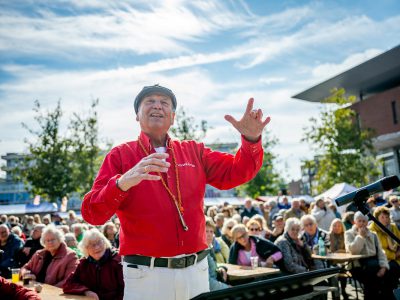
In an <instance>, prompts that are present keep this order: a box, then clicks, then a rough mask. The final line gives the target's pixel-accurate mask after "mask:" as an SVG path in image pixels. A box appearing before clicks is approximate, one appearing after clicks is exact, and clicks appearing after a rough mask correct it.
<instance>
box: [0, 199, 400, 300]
mask: <svg viewBox="0 0 400 300" xmlns="http://www.w3.org/2000/svg"><path fill="white" fill-rule="evenodd" d="M285 198H286V197H284V198H283V199H285ZM396 204H398V198H397V197H396V196H391V197H390V199H389V201H388V203H387V205H382V206H375V207H374V209H373V213H374V216H375V217H376V218H377V219H378V220H379V221H380V222H381V223H382V224H383V225H384V226H386V227H387V228H389V229H390V230H391V231H392V232H393V233H394V234H395V235H396V236H397V237H399V238H400V230H399V228H398V223H396V220H398V219H397V210H399V206H398V205H396ZM332 205H333V204H332V203H331V201H330V200H329V199H325V200H324V199H318V200H317V201H315V202H311V203H307V202H306V201H304V199H292V201H291V202H290V203H289V202H288V201H285V200H284V201H282V203H281V201H279V203H278V202H277V201H276V200H269V201H267V202H263V203H259V202H256V201H253V200H252V199H246V200H245V204H244V206H243V207H233V206H231V205H229V204H225V205H223V206H221V207H217V206H211V207H207V208H205V211H204V213H205V219H206V222H205V224H206V239H207V244H208V246H209V248H210V249H211V251H210V253H209V254H208V258H207V259H208V265H209V286H210V290H217V289H223V288H229V283H228V280H227V270H226V268H224V267H221V266H219V264H223V263H230V264H237V265H243V266H251V258H252V257H258V262H259V265H260V266H266V267H271V268H279V269H280V271H281V274H282V275H285V274H294V273H302V272H307V271H309V270H316V269H322V268H325V267H326V265H325V264H324V263H323V261H321V260H318V259H313V258H312V254H313V253H315V252H317V253H318V247H319V246H318V245H319V241H320V240H321V239H322V240H323V243H324V245H325V247H326V249H327V251H330V252H348V253H351V254H362V255H365V256H366V257H367V258H365V259H361V260H358V261H356V262H355V263H353V264H352V265H351V267H350V270H349V271H350V272H351V273H352V275H353V277H354V278H355V279H357V280H358V281H359V282H361V283H362V284H363V286H364V293H365V295H364V296H365V299H377V298H378V297H380V296H382V297H384V299H391V298H393V293H392V290H393V289H394V288H396V287H397V285H398V280H399V277H400V265H399V264H400V247H399V246H398V245H397V244H396V243H395V241H393V240H392V239H391V238H390V237H389V236H388V234H387V233H385V232H384V231H383V230H381V229H380V228H379V227H378V226H377V225H376V224H375V223H373V222H369V220H368V217H366V216H364V215H363V214H362V213H361V212H352V211H349V212H345V213H344V214H343V215H342V216H341V215H340V214H339V213H338V212H337V211H336V210H333V209H332ZM280 207H284V208H280ZM0 242H1V246H0V249H1V252H2V254H1V260H0V272H1V276H2V277H4V278H10V276H11V273H10V270H11V269H12V268H20V270H21V271H20V276H21V278H22V276H24V275H25V274H27V273H28V274H31V276H33V278H34V279H35V280H36V281H38V282H43V283H47V284H50V285H54V286H57V287H60V288H62V289H63V291H64V292H65V293H70V294H84V295H87V296H91V297H93V298H94V299H122V298H123V295H124V278H123V272H122V268H123V267H122V264H121V256H120V255H119V253H118V249H119V220H118V218H116V217H115V216H114V217H113V218H112V219H111V220H110V221H109V222H107V223H105V224H104V225H103V226H93V225H90V224H87V223H86V222H84V221H83V220H82V219H80V218H78V217H77V216H76V214H75V212H74V211H70V212H69V216H68V218H65V219H61V218H60V216H59V215H58V214H53V215H51V216H48V215H46V216H44V217H43V218H41V217H40V216H39V215H34V216H25V217H23V218H22V219H21V220H20V219H19V218H18V217H16V216H7V215H1V224H0ZM345 286H346V280H345V279H344V280H343V279H342V280H341V288H342V296H343V298H344V299H347V294H346V292H345ZM32 299H36V298H32Z"/></svg>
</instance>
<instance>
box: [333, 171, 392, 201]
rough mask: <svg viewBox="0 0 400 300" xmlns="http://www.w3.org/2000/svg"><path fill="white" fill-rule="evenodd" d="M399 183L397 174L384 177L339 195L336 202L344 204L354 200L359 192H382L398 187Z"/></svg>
mask: <svg viewBox="0 0 400 300" xmlns="http://www.w3.org/2000/svg"><path fill="white" fill-rule="evenodd" d="M399 185H400V179H399V177H397V176H396V175H393V176H388V177H384V178H382V179H380V180H378V181H376V182H374V183H371V184H369V185H366V186H364V187H362V188H359V189H358V190H355V191H354V192H351V193H348V194H346V195H343V196H340V197H337V198H336V199H335V202H336V205H337V206H342V205H345V204H347V203H350V202H352V201H353V199H354V197H355V196H356V194H357V193H358V192H361V191H364V192H365V191H367V192H368V194H370V195H372V194H376V193H380V192H383V191H389V190H391V189H394V188H396V187H398V186H399Z"/></svg>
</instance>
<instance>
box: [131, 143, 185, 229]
mask: <svg viewBox="0 0 400 300" xmlns="http://www.w3.org/2000/svg"><path fill="white" fill-rule="evenodd" d="M138 142H139V145H140V147H141V148H142V150H143V152H144V154H145V155H146V156H148V155H149V152H148V151H147V150H146V148H145V147H144V145H143V143H142V141H141V139H140V137H138ZM171 152H172V160H173V163H174V167H175V174H176V190H177V194H178V199H176V197H175V195H174V194H173V193H172V191H171V190H170V188H169V187H168V186H167V184H166V183H165V180H164V178H163V176H162V175H161V173H160V172H157V173H158V175H159V176H160V178H161V183H162V185H163V186H164V188H165V190H166V191H167V192H168V194H169V195H170V197H171V199H172V202H173V203H174V204H175V207H176V210H177V212H178V215H179V220H180V221H181V224H182V227H183V230H185V231H187V230H188V229H189V227H187V225H186V222H185V220H184V219H183V212H184V209H183V206H182V197H181V190H180V184H179V183H180V182H179V173H178V166H177V163H176V157H175V152H174V148H173V147H172V145H171Z"/></svg>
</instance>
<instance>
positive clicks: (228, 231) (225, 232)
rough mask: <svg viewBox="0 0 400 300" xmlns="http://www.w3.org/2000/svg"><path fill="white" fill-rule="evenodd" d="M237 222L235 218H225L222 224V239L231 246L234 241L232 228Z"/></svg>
mask: <svg viewBox="0 0 400 300" xmlns="http://www.w3.org/2000/svg"><path fill="white" fill-rule="evenodd" d="M236 224H237V221H236V220H235V219H225V222H224V226H222V235H221V237H222V240H223V241H224V242H225V244H227V245H228V247H230V246H231V245H232V243H233V239H232V228H233V226H235V225H236Z"/></svg>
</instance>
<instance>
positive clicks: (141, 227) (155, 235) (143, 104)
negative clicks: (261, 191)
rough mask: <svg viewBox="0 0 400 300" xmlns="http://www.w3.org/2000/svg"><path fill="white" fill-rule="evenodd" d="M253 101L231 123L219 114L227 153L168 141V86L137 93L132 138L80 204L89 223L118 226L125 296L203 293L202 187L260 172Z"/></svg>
mask: <svg viewBox="0 0 400 300" xmlns="http://www.w3.org/2000/svg"><path fill="white" fill-rule="evenodd" d="M253 102H254V100H253V99H250V100H249V102H248V104H247V108H246V111H245V113H244V115H243V117H242V118H241V119H240V120H239V121H237V120H236V119H235V118H234V117H232V116H230V115H226V116H225V119H226V120H227V121H228V122H230V123H231V124H232V125H233V126H234V127H235V128H236V129H237V130H238V131H239V133H240V134H241V135H242V145H241V147H240V149H239V150H238V152H237V153H236V155H231V154H227V153H221V152H217V151H212V150H211V149H209V148H207V147H205V146H204V144H202V143H197V142H195V141H182V142H180V141H178V140H174V139H171V138H170V137H169V135H168V130H169V128H170V127H171V125H172V124H173V122H174V118H175V110H176V105H177V101H176V97H175V95H174V93H173V92H172V91H171V90H170V89H167V88H165V87H162V86H160V85H154V86H148V87H144V88H143V89H142V91H141V92H140V93H139V94H138V95H137V97H136V99H135V103H134V107H135V112H136V120H137V121H138V122H139V124H140V128H141V133H140V135H139V137H138V139H137V140H136V141H133V142H127V143H124V144H121V145H119V146H117V147H115V148H113V149H112V150H111V151H110V153H108V154H107V156H106V158H105V160H104V162H103V164H102V166H101V168H100V171H99V173H98V175H97V178H96V179H95V182H94V184H93V187H92V190H91V191H90V192H89V193H87V194H86V195H85V197H84V199H83V203H82V216H83V218H84V219H85V220H86V221H87V222H89V223H91V224H94V225H101V224H104V223H105V222H106V221H107V220H109V219H110V218H111V217H112V216H113V215H114V214H115V213H116V214H117V216H118V218H119V220H120V222H121V228H120V254H121V255H123V256H124V258H123V271H124V280H125V299H189V298H192V297H195V296H196V295H198V294H200V293H202V292H206V291H208V265H207V259H204V258H205V257H206V256H207V253H208V251H207V250H206V249H207V243H206V238H205V219H204V214H203V197H204V192H205V186H206V184H210V185H212V186H214V187H217V188H219V189H230V188H233V187H235V186H238V185H240V184H243V183H245V182H247V181H249V180H251V179H252V178H253V177H254V176H255V175H256V174H257V172H258V170H259V169H260V167H261V165H262V159H263V149H262V146H261V134H262V130H263V129H264V127H265V126H266V125H267V124H268V123H269V121H270V118H269V117H268V118H266V119H265V120H263V113H262V111H261V109H257V110H253Z"/></svg>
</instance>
